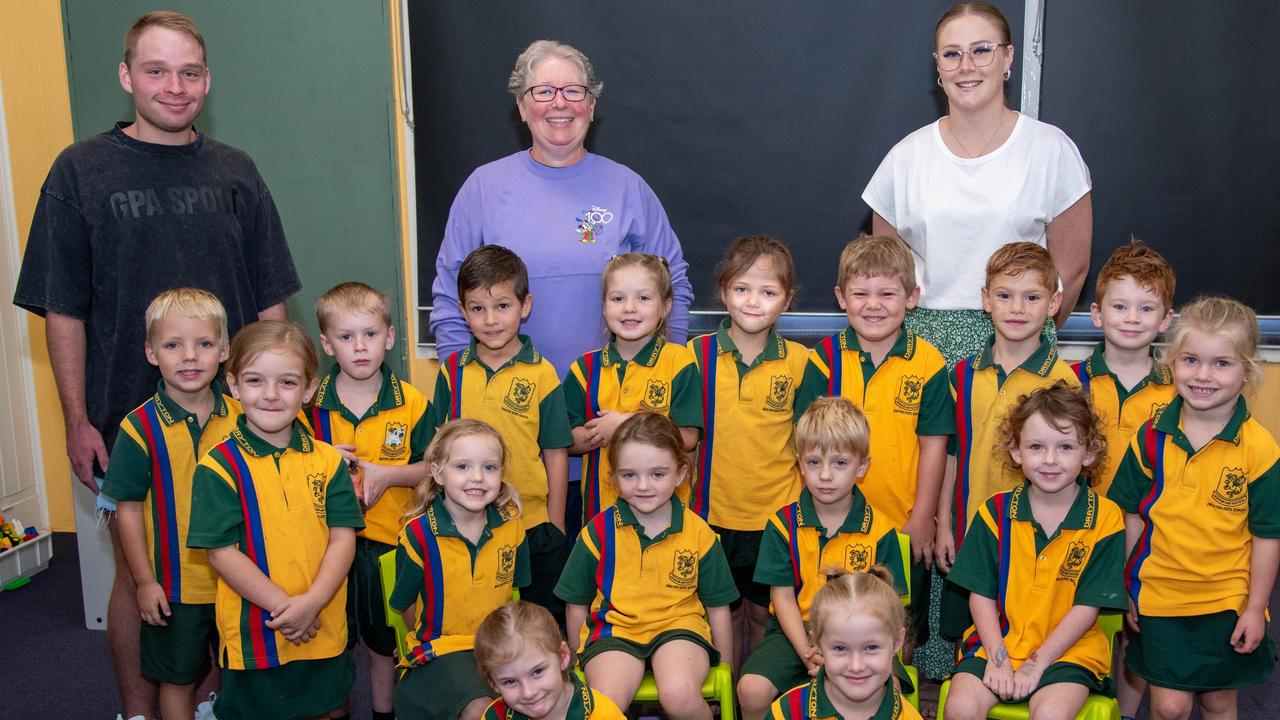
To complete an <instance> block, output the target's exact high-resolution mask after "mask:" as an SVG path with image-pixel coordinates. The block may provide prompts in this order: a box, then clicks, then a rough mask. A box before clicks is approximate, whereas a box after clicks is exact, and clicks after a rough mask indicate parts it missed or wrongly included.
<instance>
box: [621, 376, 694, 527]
mask: <svg viewBox="0 0 1280 720" xmlns="http://www.w3.org/2000/svg"><path fill="white" fill-rule="evenodd" d="M637 357H639V356H637ZM615 506H616V507H617V509H618V520H617V524H618V525H619V526H623V525H634V526H635V528H636V532H639V533H643V532H644V526H642V525H641V524H640V521H639V520H637V519H636V514H635V512H634V511H632V509H631V505H630V504H629V503H628V502H627V501H626V500H623V499H622V498H618V502H617V503H616V505H615ZM683 529H684V504H683V503H681V502H680V498H678V497H676V496H675V495H674V494H673V495H672V496H671V526H670V527H668V528H667V529H666V530H663V531H662V532H660V533H658V536H657V537H655V538H651V540H652V541H653V542H658V541H659V540H661V539H663V538H665V537H666V536H668V535H672V534H675V533H678V532H680V531H681V530H683Z"/></svg>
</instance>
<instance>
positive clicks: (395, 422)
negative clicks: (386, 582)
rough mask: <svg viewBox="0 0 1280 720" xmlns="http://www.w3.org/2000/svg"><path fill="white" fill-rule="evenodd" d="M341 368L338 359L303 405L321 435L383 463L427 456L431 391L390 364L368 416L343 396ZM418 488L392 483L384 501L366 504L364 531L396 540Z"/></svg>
mask: <svg viewBox="0 0 1280 720" xmlns="http://www.w3.org/2000/svg"><path fill="white" fill-rule="evenodd" d="M340 372H342V368H341V367H339V366H338V364H337V363H334V365H333V368H332V369H330V370H329V372H328V374H326V375H325V376H324V378H323V379H321V380H320V386H319V387H318V388H316V396H315V399H313V400H312V401H311V407H309V408H307V409H306V410H304V411H303V417H304V418H305V419H306V421H307V425H308V426H309V427H310V429H311V432H312V434H313V435H315V437H316V439H317V440H323V441H324V442H327V443H329V444H330V445H354V446H355V448H356V457H358V458H360V459H361V460H364V461H365V462H371V463H376V464H378V465H412V464H413V463H416V462H418V461H419V460H421V459H422V455H423V453H425V452H426V450H427V443H429V442H431V436H432V435H433V433H434V427H433V426H432V425H431V421H430V419H429V418H428V416H427V396H425V395H423V394H422V392H421V391H420V390H418V389H417V388H415V387H414V386H412V385H410V384H409V383H407V382H405V381H403V380H401V379H400V377H399V376H398V375H396V374H395V372H394V371H392V369H391V368H389V367H387V366H386V365H385V364H384V365H383V366H382V387H381V388H379V390H378V397H377V398H376V399H375V400H374V401H373V404H372V405H370V406H369V409H368V410H366V411H365V413H364V416H363V417H356V416H355V415H353V414H352V413H351V411H350V410H348V409H347V406H346V405H343V404H342V399H341V398H339V397H338V374H339V373H340ZM423 476H424V477H425V471H424V475H423ZM357 480H359V478H357ZM413 490H414V489H413V488H411V487H389V488H387V489H386V491H385V492H383V493H382V497H380V498H378V502H376V503H374V504H373V507H371V508H368V509H366V510H365V514H364V522H365V527H364V530H361V531H360V535H362V536H363V537H367V538H369V539H370V540H374V541H377V542H380V543H383V544H386V545H394V544H395V542H396V537H397V536H398V535H399V534H400V528H401V527H403V526H404V515H405V513H406V512H408V511H409V510H410V509H411V508H412V507H413V502H414V500H413Z"/></svg>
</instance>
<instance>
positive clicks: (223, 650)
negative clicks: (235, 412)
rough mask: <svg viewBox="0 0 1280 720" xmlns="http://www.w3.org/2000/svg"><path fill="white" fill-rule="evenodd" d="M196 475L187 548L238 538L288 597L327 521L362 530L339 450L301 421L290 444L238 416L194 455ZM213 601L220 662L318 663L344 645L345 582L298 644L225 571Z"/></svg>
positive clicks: (250, 666) (304, 585) (310, 569)
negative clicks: (274, 441) (316, 627)
mask: <svg viewBox="0 0 1280 720" xmlns="http://www.w3.org/2000/svg"><path fill="white" fill-rule="evenodd" d="M194 482H195V489H194V491H193V493H192V498H191V532H190V533H189V534H188V535H187V545H188V546H189V547H194V548H221V547H228V546H231V545H235V546H236V548H237V549H239V550H240V552H243V553H244V554H245V555H246V556H247V557H248V558H249V560H250V562H252V563H253V564H254V565H256V566H257V567H258V569H259V570H260V571H262V574H263V575H266V576H267V577H268V578H270V580H271V582H273V583H275V584H276V585H279V586H280V588H281V589H283V590H284V591H285V592H287V593H289V595H299V594H301V593H303V592H305V591H306V590H307V589H308V588H310V587H311V583H312V581H314V580H315V577H316V573H317V572H319V570H320V561H321V560H322V559H323V558H324V554H325V552H326V551H327V550H328V549H329V528H331V527H350V528H356V529H359V528H362V527H364V520H363V519H362V518H361V516H360V505H359V503H357V502H356V494H355V490H354V489H353V488H352V487H351V474H350V473H349V472H347V464H346V462H345V461H344V460H343V459H342V455H340V454H338V451H337V450H334V449H333V446H331V445H328V444H325V443H322V442H317V441H315V440H314V439H312V437H311V436H310V435H309V434H308V433H307V431H306V428H304V427H303V425H302V423H300V422H296V421H295V422H294V424H293V434H292V437H291V438H290V440H289V446H288V447H284V448H278V447H274V446H272V445H271V444H270V443H267V442H266V441H264V440H262V439H261V438H259V437H258V436H256V435H254V434H253V432H252V431H250V430H249V429H248V428H247V427H246V426H245V421H244V416H243V415H242V416H240V418H239V419H238V420H237V421H236V427H235V428H234V429H232V431H231V435H230V437H228V438H227V439H226V440H225V441H223V442H222V443H219V444H218V445H216V446H215V447H214V448H213V449H212V450H210V451H209V453H208V454H207V455H205V456H204V458H203V459H201V460H200V464H199V466H198V467H196V472H195V481H194ZM215 606H216V610H215V612H216V615H217V625H218V636H219V640H220V646H221V647H220V650H219V653H218V654H219V657H220V664H221V666H222V667H223V668H225V669H228V670H264V669H267V668H273V667H279V666H281V665H284V664H286V663H289V662H292V661H294V660H322V659H325V658H331V657H337V656H338V655H340V654H342V653H343V652H344V651H345V650H346V649H347V582H346V580H345V579H344V580H343V581H342V585H340V586H339V587H338V591H337V592H335V593H334V594H333V597H332V598H331V599H330V600H329V603H328V604H327V605H325V606H324V608H323V609H321V610H320V614H319V615H318V616H316V619H317V620H319V621H320V631H319V632H318V633H317V634H316V636H315V638H313V639H312V640H311V641H310V642H306V643H303V644H301V645H294V644H293V643H291V642H289V641H288V640H286V639H285V638H284V636H283V635H281V634H280V633H278V632H277V631H275V630H272V629H271V628H268V627H267V624H266V623H267V621H268V620H270V619H271V610H270V609H269V608H260V607H258V606H257V605H254V604H253V603H251V602H249V601H248V600H245V599H244V598H242V597H240V596H239V595H237V594H236V591H235V590H233V589H231V586H230V585H228V584H227V583H226V581H224V580H223V579H222V578H218V597H217V601H216V603H215Z"/></svg>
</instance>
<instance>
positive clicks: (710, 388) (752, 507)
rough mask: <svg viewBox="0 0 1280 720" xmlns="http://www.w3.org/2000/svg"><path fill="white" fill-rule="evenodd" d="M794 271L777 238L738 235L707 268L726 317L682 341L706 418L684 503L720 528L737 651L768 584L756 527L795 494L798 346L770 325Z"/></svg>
mask: <svg viewBox="0 0 1280 720" xmlns="http://www.w3.org/2000/svg"><path fill="white" fill-rule="evenodd" d="M795 274H796V270H795V264H794V262H793V261H792V258H791V251H790V250H788V249H787V246H786V245H783V244H782V243H780V242H778V241H777V240H775V239H774V238H771V237H769V236H767V235H749V236H747V237H741V238H738V239H737V240H735V241H734V242H733V244H732V245H730V246H729V249H728V250H726V251H725V255H724V260H722V261H721V262H720V265H719V266H718V267H717V268H716V284H717V286H718V287H719V288H720V300H721V302H723V303H724V306H725V309H727V310H728V311H729V317H728V319H726V320H725V321H723V322H722V323H720V329H719V330H718V331H716V332H714V333H711V334H709V335H701V336H699V337H696V338H693V339H692V340H690V341H689V349H690V350H692V351H693V355H694V358H695V360H696V361H697V364H698V369H699V372H700V373H701V375H702V414H703V420H704V424H705V427H706V432H705V433H704V435H703V437H702V443H701V444H700V445H699V447H698V457H697V461H696V463H695V465H694V476H693V488H692V493H691V494H690V497H689V509H691V510H693V511H694V512H696V513H698V515H699V516H700V517H702V519H703V520H706V521H707V522H708V523H710V524H711V529H713V530H715V531H716V534H717V535H719V536H720V543H721V545H722V546H723V547H724V552H725V557H726V558H727V559H728V560H729V569H730V570H732V571H733V581H734V584H736V585H737V586H738V592H739V593H741V594H742V599H743V600H744V601H746V602H745V603H744V602H739V603H736V604H735V607H734V608H733V620H734V634H733V636H734V640H735V641H737V642H738V646H737V647H736V648H735V651H734V656H735V657H738V658H741V657H745V655H746V653H747V652H748V651H749V648H750V647H752V646H753V645H755V643H757V642H759V640H760V638H761V636H762V635H763V634H764V624H765V621H766V620H768V619H769V610H768V607H769V587H768V586H767V585H761V584H759V583H757V582H755V581H754V580H753V579H752V574H753V573H754V572H755V568H756V556H757V555H758V554H759V552H760V536H761V534H762V528H764V526H765V524H766V523H767V522H768V521H769V515H770V513H772V512H773V510H774V509H776V508H778V507H781V506H783V505H786V504H787V503H789V502H792V501H794V500H795V499H796V498H797V497H799V495H800V472H799V470H797V468H796V454H795V446H794V443H793V442H792V418H791V413H792V408H793V406H794V404H795V397H796V389H797V387H799V385H800V379H801V378H802V377H803V374H804V364H805V359H806V351H805V348H804V346H803V345H801V344H800V343H795V342H791V341H790V340H785V339H783V338H782V337H781V336H779V335H778V333H777V332H776V331H775V330H774V324H775V323H776V322H777V321H778V317H779V316H780V315H782V312H783V311H784V310H786V309H787V306H788V305H789V304H790V303H791V299H792V297H793V296H794V295H795ZM744 638H745V639H746V640H747V642H742V641H743V639H744Z"/></svg>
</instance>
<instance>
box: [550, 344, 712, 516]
mask: <svg viewBox="0 0 1280 720" xmlns="http://www.w3.org/2000/svg"><path fill="white" fill-rule="evenodd" d="M701 383H702V380H701V378H699V377H698V366H697V363H696V362H695V361H694V358H693V353H692V352H690V351H689V349H688V348H686V347H685V346H683V345H675V344H673V343H669V342H667V340H666V338H664V337H662V336H660V335H654V336H653V338H652V339H651V340H650V341H649V342H648V344H646V345H645V346H644V347H642V348H640V352H638V353H636V356H635V357H634V358H632V359H631V360H623V359H622V357H621V356H620V355H619V354H618V350H617V347H616V346H615V345H614V343H613V342H612V341H610V343H609V344H608V345H606V346H604V347H603V348H601V349H600V350H596V351H595V352H590V353H587V354H586V355H583V356H582V357H580V358H578V359H577V360H575V361H574V363H573V366H572V367H571V368H569V372H568V373H567V374H566V375H565V377H564V402H565V406H566V408H567V410H568V413H569V427H570V428H576V427H581V426H583V425H586V424H587V421H588V420H593V419H595V418H596V417H597V416H599V415H600V411H601V410H609V411H611V412H624V413H630V412H636V411H638V410H648V411H650V412H656V413H662V414H663V415H667V416H669V417H670V418H671V420H672V421H673V422H675V424H676V426H677V427H692V428H698V429H699V430H701V429H702V427H703V425H702V388H701ZM676 494H677V495H678V496H679V497H680V498H681V499H682V500H684V499H687V498H688V497H689V486H688V485H687V484H685V485H681V486H680V487H678V488H676ZM617 498H618V491H617V488H616V486H615V485H614V484H613V477H612V475H611V468H610V467H609V456H608V448H606V447H601V448H597V449H595V450H592V451H591V452H589V453H586V454H585V455H583V456H582V514H583V518H584V519H590V518H593V517H595V516H596V515H597V514H598V513H599V512H600V511H601V510H603V509H604V508H607V507H609V506H610V505H612V504H613V503H614V501H615V500H617Z"/></svg>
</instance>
